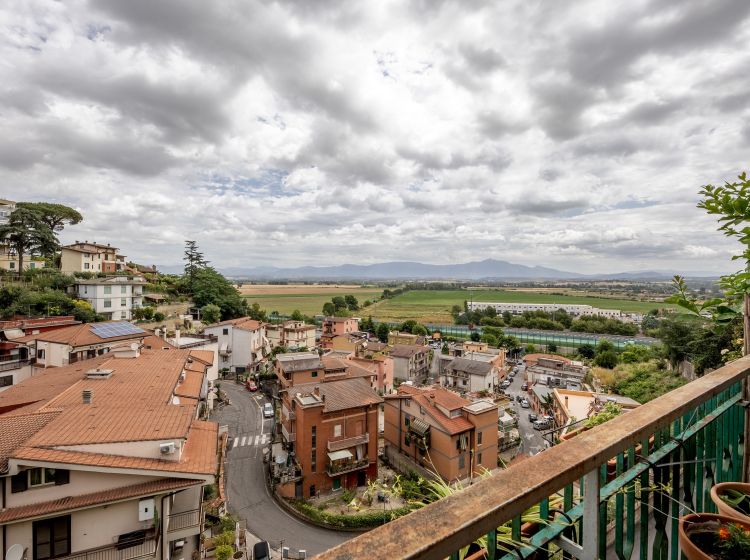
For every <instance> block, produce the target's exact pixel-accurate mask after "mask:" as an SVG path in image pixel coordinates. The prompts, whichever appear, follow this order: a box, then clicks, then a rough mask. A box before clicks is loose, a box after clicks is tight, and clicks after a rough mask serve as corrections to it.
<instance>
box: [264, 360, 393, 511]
mask: <svg viewBox="0 0 750 560" xmlns="http://www.w3.org/2000/svg"><path fill="white" fill-rule="evenodd" d="M275 370H276V375H277V377H278V379H279V384H280V387H281V389H280V395H279V396H280V399H281V411H280V418H279V423H280V425H281V434H282V438H283V442H284V445H283V447H284V453H285V454H287V455H286V456H287V459H288V458H289V456H291V457H293V459H294V461H295V462H296V469H295V472H296V473H297V476H294V477H291V478H288V479H285V480H284V481H283V482H281V483H280V484H279V485H278V486H277V490H278V491H279V493H280V494H281V495H283V496H286V497H297V498H303V497H304V498H307V497H312V496H315V495H316V494H317V493H319V492H326V491H329V490H338V489H339V488H353V487H356V486H363V485H365V484H366V483H367V481H368V480H373V479H375V478H377V473H378V467H377V450H378V407H379V404H380V403H382V402H383V400H382V398H380V397H379V396H378V395H377V394H376V393H375V391H374V390H373V383H374V376H373V375H372V373H371V372H369V371H367V370H363V369H362V368H359V367H357V366H356V365H353V364H350V363H347V362H346V361H344V360H340V359H338V358H334V357H330V356H323V357H321V356H320V355H318V354H317V353H316V352H297V353H294V354H279V355H278V356H277V358H276V363H275Z"/></svg>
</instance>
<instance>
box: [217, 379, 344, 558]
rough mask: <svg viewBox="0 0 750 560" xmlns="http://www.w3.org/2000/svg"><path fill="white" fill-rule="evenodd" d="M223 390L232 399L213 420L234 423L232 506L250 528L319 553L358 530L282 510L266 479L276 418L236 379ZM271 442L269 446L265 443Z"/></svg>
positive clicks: (272, 541) (259, 397) (230, 446)
mask: <svg viewBox="0 0 750 560" xmlns="http://www.w3.org/2000/svg"><path fill="white" fill-rule="evenodd" d="M221 388H222V390H223V391H225V392H226V393H227V395H228V396H229V400H230V402H231V403H232V404H231V405H230V406H225V407H223V408H222V409H220V410H218V411H217V412H215V413H214V415H213V416H212V419H213V420H215V421H217V422H218V423H219V424H222V425H223V424H226V425H228V426H229V441H228V444H227V447H228V453H227V458H228V462H227V487H226V488H227V499H228V501H229V510H230V511H231V512H232V513H233V514H235V515H238V516H240V517H241V518H243V519H245V521H246V522H247V529H248V530H249V531H250V532H251V533H253V534H254V535H256V536H258V537H259V538H260V539H263V540H267V541H268V542H269V543H270V544H271V546H272V547H273V548H276V549H278V548H279V545H280V543H281V541H283V542H284V546H288V547H289V548H290V549H292V550H298V549H305V550H307V551H308V555H312V554H317V553H319V552H323V551H324V550H328V549H329V548H331V547H333V546H335V545H337V544H339V543H342V542H344V541H346V540H349V539H351V538H352V537H354V536H355V535H356V533H339V532H337V531H329V530H326V529H321V528H318V527H314V526H312V525H308V524H306V523H303V522H302V521H299V520H298V519H296V518H295V517H292V516H291V515H290V514H288V513H287V512H286V511H285V510H283V509H281V508H280V507H279V505H278V504H277V503H276V502H275V501H274V499H273V498H272V497H271V494H270V493H269V490H268V488H267V487H266V483H265V480H264V478H263V477H264V470H263V469H264V468H265V465H264V464H263V448H264V447H268V448H270V439H271V438H270V432H271V427H272V426H271V422H272V421H271V420H270V419H269V420H264V419H263V417H262V414H261V407H262V406H263V403H264V402H265V401H264V399H263V397H262V395H261V394H260V393H249V392H248V391H247V390H245V389H244V387H242V386H241V385H237V384H235V383H234V382H233V381H223V382H222V383H221ZM264 442H265V445H264Z"/></svg>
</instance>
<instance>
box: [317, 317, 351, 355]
mask: <svg viewBox="0 0 750 560" xmlns="http://www.w3.org/2000/svg"><path fill="white" fill-rule="evenodd" d="M358 331H359V319H358V318H357V317H326V318H325V319H323V328H322V334H321V335H320V346H321V348H324V349H332V348H333V339H334V338H335V337H337V336H343V335H348V334H351V333H355V332H358Z"/></svg>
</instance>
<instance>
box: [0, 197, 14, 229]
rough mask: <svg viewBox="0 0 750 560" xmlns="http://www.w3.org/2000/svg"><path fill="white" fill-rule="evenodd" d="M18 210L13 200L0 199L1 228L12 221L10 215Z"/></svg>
mask: <svg viewBox="0 0 750 560" xmlns="http://www.w3.org/2000/svg"><path fill="white" fill-rule="evenodd" d="M15 209H16V203H15V202H13V201H12V200H6V199H5V198H0V226H4V225H5V224H7V223H8V222H9V221H10V215H11V213H12V212H13V210H15Z"/></svg>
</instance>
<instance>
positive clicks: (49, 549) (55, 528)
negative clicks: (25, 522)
mask: <svg viewBox="0 0 750 560" xmlns="http://www.w3.org/2000/svg"><path fill="white" fill-rule="evenodd" d="M33 531H34V560H48V559H49V558H60V557H63V556H69V555H70V516H69V515H64V516H62V517H53V518H52V519H43V520H41V521H34V524H33Z"/></svg>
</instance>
